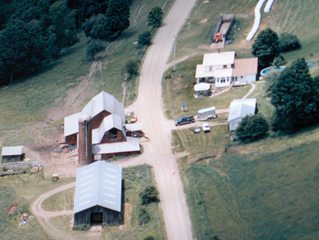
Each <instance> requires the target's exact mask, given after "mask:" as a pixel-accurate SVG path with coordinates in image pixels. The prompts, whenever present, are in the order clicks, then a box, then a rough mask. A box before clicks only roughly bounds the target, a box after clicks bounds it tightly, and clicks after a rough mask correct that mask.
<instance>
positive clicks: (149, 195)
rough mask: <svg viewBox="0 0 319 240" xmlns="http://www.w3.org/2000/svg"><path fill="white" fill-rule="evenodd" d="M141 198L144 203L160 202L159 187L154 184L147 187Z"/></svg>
mask: <svg viewBox="0 0 319 240" xmlns="http://www.w3.org/2000/svg"><path fill="white" fill-rule="evenodd" d="M140 200H141V204H142V205H146V204H150V203H153V202H158V201H159V199H158V192H157V189H156V188H155V187H153V186H148V187H146V188H145V189H144V191H143V192H142V194H141V196H140Z"/></svg>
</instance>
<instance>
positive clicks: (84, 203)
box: [74, 161, 123, 226]
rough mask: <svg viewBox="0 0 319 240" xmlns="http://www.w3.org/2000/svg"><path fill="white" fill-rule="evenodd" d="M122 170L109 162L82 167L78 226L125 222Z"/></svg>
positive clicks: (77, 188) (77, 189) (78, 185)
mask: <svg viewBox="0 0 319 240" xmlns="http://www.w3.org/2000/svg"><path fill="white" fill-rule="evenodd" d="M122 208H123V196H122V168H121V167H120V166H117V165H114V164H111V163H107V162H105V161H95V162H93V163H91V164H88V165H85V166H82V167H79V168H78V169H77V173H76V185H75V194H74V225H75V226H76V225H81V224H85V225H116V224H121V223H122V222H123V214H122V213H123V209H122Z"/></svg>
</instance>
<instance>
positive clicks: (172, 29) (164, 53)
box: [131, 0, 196, 240]
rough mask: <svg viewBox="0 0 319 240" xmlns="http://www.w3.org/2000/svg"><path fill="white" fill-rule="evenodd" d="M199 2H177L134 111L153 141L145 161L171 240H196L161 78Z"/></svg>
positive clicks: (151, 53)
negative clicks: (151, 172) (172, 138)
mask: <svg viewBox="0 0 319 240" xmlns="http://www.w3.org/2000/svg"><path fill="white" fill-rule="evenodd" d="M195 3H196V0H176V1H175V3H174V5H173V6H172V8H171V10H170V11H169V13H168V15H167V17H166V18H165V19H164V22H163V26H162V27H161V28H160V29H159V30H158V32H157V34H156V36H155V38H154V39H153V44H152V45H151V46H150V47H149V49H148V50H147V53H146V55H145V58H144V62H143V65H142V68H141V71H140V79H139V88H138V93H139V94H138V97H137V100H136V102H134V104H133V106H132V108H131V109H133V110H134V111H135V112H136V113H137V116H138V118H139V119H140V122H141V123H142V125H143V130H144V132H145V134H146V136H148V137H149V138H150V142H147V143H144V144H143V147H144V154H143V156H144V158H145V159H146V162H147V163H149V164H150V165H152V166H153V168H154V173H155V179H156V183H157V187H158V190H159V193H160V198H161V208H162V211H163V216H164V222H165V227H166V233H167V237H168V239H169V240H181V239H183V240H188V239H193V236H192V226H191V221H190V216H189V210H188V207H187V204H186V196H185V194H184V188H183V184H182V181H181V177H180V175H179V171H178V166H177V162H176V157H175V156H174V154H173V153H172V150H171V129H172V127H173V122H172V121H169V120H167V119H166V118H165V116H164V114H163V112H164V109H163V103H162V76H163V74H164V72H165V69H166V63H167V61H168V59H169V56H170V53H171V50H172V47H173V38H174V36H177V34H178V32H179V30H180V28H181V27H182V26H183V24H184V23H185V21H186V19H187V17H188V16H189V14H190V13H191V10H192V8H193V6H194V5H195Z"/></svg>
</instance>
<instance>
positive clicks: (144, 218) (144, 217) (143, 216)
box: [138, 208, 151, 225]
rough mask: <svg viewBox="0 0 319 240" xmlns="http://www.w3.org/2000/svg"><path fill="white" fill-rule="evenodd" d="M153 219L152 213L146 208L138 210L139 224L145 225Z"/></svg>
mask: <svg viewBox="0 0 319 240" xmlns="http://www.w3.org/2000/svg"><path fill="white" fill-rule="evenodd" d="M150 220H151V217H150V214H149V213H148V211H147V210H146V209H145V208H140V209H139V212H138V224H139V225H143V224H146V223H148V222H149V221H150Z"/></svg>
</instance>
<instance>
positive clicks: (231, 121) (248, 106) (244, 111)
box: [227, 98, 256, 131]
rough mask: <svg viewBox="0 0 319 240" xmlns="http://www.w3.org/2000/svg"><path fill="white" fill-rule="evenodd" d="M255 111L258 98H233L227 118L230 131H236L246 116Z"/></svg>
mask: <svg viewBox="0 0 319 240" xmlns="http://www.w3.org/2000/svg"><path fill="white" fill-rule="evenodd" d="M255 112H256V98H246V99H236V100H233V101H232V102H231V104H230V107H229V114H228V119H227V122H228V129H229V131H235V130H236V129H237V128H238V126H239V124H240V122H241V120H242V119H243V118H244V117H246V116H248V115H254V114H255Z"/></svg>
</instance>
